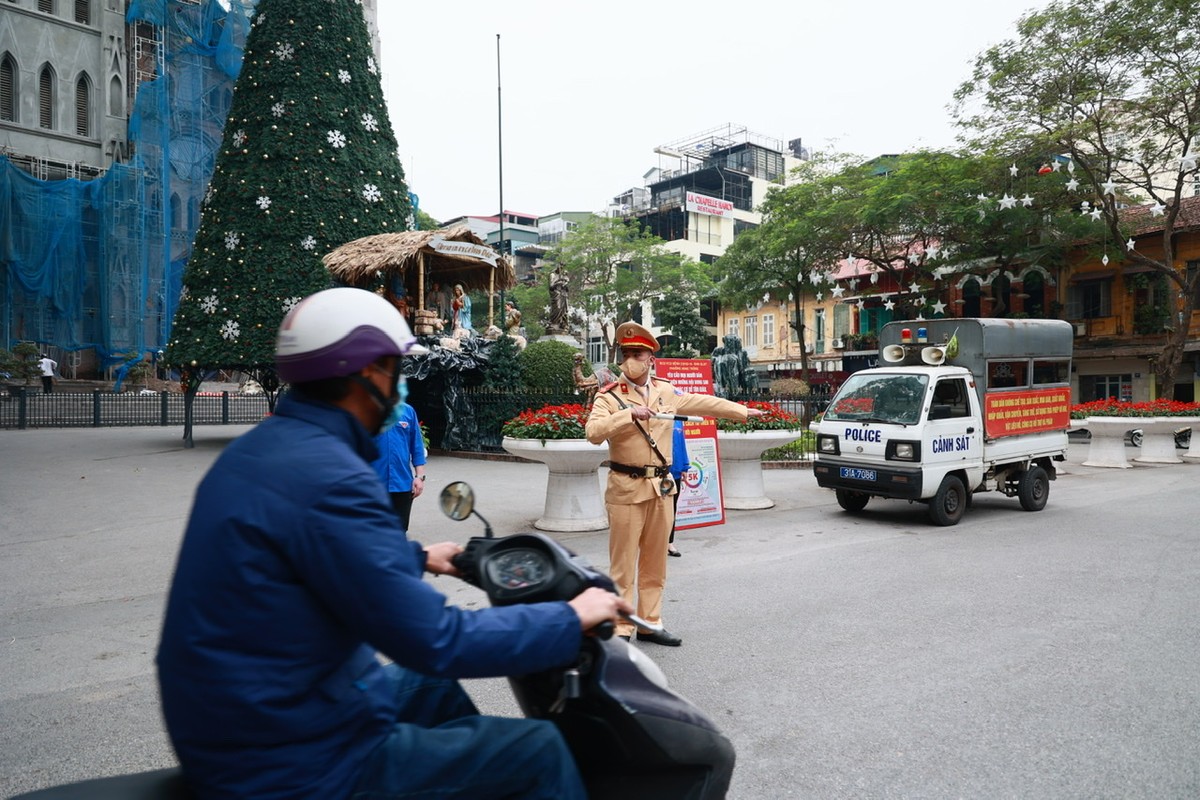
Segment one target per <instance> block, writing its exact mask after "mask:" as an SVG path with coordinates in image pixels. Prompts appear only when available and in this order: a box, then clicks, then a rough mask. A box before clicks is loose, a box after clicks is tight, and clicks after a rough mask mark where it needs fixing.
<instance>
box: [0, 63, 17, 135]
mask: <svg viewBox="0 0 1200 800" xmlns="http://www.w3.org/2000/svg"><path fill="white" fill-rule="evenodd" d="M19 74H20V73H19V72H18V70H17V62H16V61H15V60H13V57H12V56H11V55H9V54H8V53H5V54H4V55H3V56H0V119H2V120H4V121H5V122H18V121H19V120H18V119H17V108H18V105H19V104H18V103H17V88H18V87H17V79H18V75H19Z"/></svg>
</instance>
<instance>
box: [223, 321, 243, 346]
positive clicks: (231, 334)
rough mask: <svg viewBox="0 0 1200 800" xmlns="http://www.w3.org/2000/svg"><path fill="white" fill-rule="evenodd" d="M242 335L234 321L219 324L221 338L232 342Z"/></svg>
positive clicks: (239, 327) (240, 328)
mask: <svg viewBox="0 0 1200 800" xmlns="http://www.w3.org/2000/svg"><path fill="white" fill-rule="evenodd" d="M241 333H242V327H241V326H240V325H238V324H237V321H236V320H232V319H227V320H225V322H224V323H222V324H221V338H222V339H225V340H226V341H230V342H232V341H233V340H234V339H236V338H238V336H240V335H241Z"/></svg>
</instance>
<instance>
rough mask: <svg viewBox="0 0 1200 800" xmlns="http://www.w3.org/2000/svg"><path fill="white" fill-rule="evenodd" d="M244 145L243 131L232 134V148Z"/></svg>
mask: <svg viewBox="0 0 1200 800" xmlns="http://www.w3.org/2000/svg"><path fill="white" fill-rule="evenodd" d="M245 143H246V132H245V131H243V130H239V131H237V132H236V133H234V134H233V146H234V147H241V146H242V145H244V144H245Z"/></svg>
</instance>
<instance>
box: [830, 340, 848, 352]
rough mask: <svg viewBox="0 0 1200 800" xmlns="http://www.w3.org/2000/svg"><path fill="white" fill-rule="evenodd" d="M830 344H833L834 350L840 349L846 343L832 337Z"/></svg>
mask: <svg viewBox="0 0 1200 800" xmlns="http://www.w3.org/2000/svg"><path fill="white" fill-rule="evenodd" d="M830 344H832V345H833V349H834V350H841V349H842V348H843V347H845V346H846V343H845V342H843V341H842V340H841V339H834V340H833V341H832V342H831V343H830Z"/></svg>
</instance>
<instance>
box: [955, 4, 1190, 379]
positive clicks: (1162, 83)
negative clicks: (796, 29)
mask: <svg viewBox="0 0 1200 800" xmlns="http://www.w3.org/2000/svg"><path fill="white" fill-rule="evenodd" d="M1197 65H1200V6H1198V5H1197V4H1196V3H1191V2H1180V1H1179V0H1127V2H1121V3H1116V2H1111V0H1056V2H1052V3H1050V4H1049V5H1048V6H1046V7H1045V8H1044V9H1043V10H1041V11H1038V12H1033V13H1030V14H1027V15H1026V16H1024V17H1022V18H1021V20H1020V22H1019V23H1018V25H1017V38H1015V39H1011V40H1008V41H1005V42H1003V43H1001V44H999V45H996V46H995V47H992V48H990V49H989V50H987V51H985V52H984V53H983V54H981V55H980V56H979V57H978V58H977V59H976V62H975V68H974V71H973V74H972V76H971V78H970V79H969V80H968V81H966V82H965V83H964V84H963V85H962V86H961V87H960V88H959V90H958V92H957V93H956V101H957V103H958V108H957V114H958V117H959V121H960V123H961V124H962V125H963V126H964V128H965V129H966V130H967V131H969V132H970V133H971V134H972V135H973V136H974V137H975V142H976V146H977V147H981V148H986V149H989V150H991V151H993V152H1004V151H1005V150H1008V151H1017V152H1025V153H1041V154H1043V157H1044V158H1045V159H1046V160H1047V161H1049V160H1050V159H1051V158H1054V157H1056V156H1059V155H1065V156H1066V157H1067V158H1069V162H1068V163H1069V165H1070V167H1072V168H1073V169H1072V170H1069V171H1068V172H1069V174H1070V177H1071V178H1073V179H1074V180H1077V181H1078V182H1079V187H1078V189H1077V190H1076V191H1075V192H1074V202H1075V203H1076V204H1078V203H1080V202H1082V201H1084V200H1086V201H1088V202H1089V203H1090V204H1091V205H1092V207H1093V208H1096V209H1099V211H1100V212H1101V214H1100V219H1099V220H1096V223H1095V227H1094V229H1093V231H1092V234H1091V237H1090V238H1091V239H1092V240H1093V241H1096V242H1097V243H1098V245H1100V246H1102V245H1103V241H1104V239H1105V238H1107V240H1108V241H1109V242H1111V243H1112V244H1113V251H1112V252H1111V256H1112V257H1113V258H1114V259H1116V260H1117V261H1118V263H1119V262H1122V261H1123V262H1125V263H1127V264H1136V265H1141V266H1146V267H1149V268H1150V269H1151V270H1152V272H1153V274H1157V275H1161V276H1162V277H1164V278H1166V279H1167V280H1168V281H1170V282H1171V283H1172V284H1173V285H1174V286H1175V288H1176V289H1177V290H1178V291H1177V296H1178V299H1177V303H1176V307H1175V308H1174V311H1175V314H1176V315H1177V316H1176V317H1175V318H1176V319H1182V320H1184V321H1188V320H1190V319H1191V314H1192V311H1193V310H1194V302H1195V298H1196V292H1197V281H1198V280H1200V270H1193V271H1192V273H1191V275H1188V274H1187V273H1185V272H1183V271H1180V270H1178V269H1177V268H1176V266H1175V265H1176V257H1177V253H1176V237H1175V233H1176V230H1177V225H1178V224H1179V221H1180V220H1179V212H1180V208H1181V200H1182V199H1183V197H1184V194H1185V189H1186V188H1187V187H1190V186H1192V185H1194V183H1195V181H1196V180H1197V179H1198V177H1200V172H1198V161H1200V147H1198V145H1200V138H1198V137H1200V68H1198V66H1197ZM1062 180H1064V181H1065V180H1066V178H1062ZM1139 196H1140V197H1142V198H1148V199H1149V200H1150V201H1151V202H1152V203H1153V204H1154V205H1153V210H1152V211H1151V212H1150V213H1151V215H1152V216H1155V217H1158V218H1159V221H1161V223H1162V225H1163V231H1162V236H1161V239H1160V242H1161V244H1160V246H1159V247H1156V248H1154V249H1153V250H1151V249H1148V248H1145V249H1141V248H1140V249H1137V250H1128V249H1126V248H1125V247H1123V246H1120V245H1119V243H1121V242H1124V241H1126V239H1127V238H1128V237H1129V236H1130V234H1131V231H1130V230H1129V226H1128V224H1127V223H1125V224H1123V223H1122V221H1121V215H1120V214H1119V213H1118V209H1119V207H1120V204H1121V203H1122V202H1123V200H1125V199H1126V198H1127V197H1139ZM1106 254H1109V252H1108V251H1106ZM1188 327H1189V326H1188V325H1187V324H1182V325H1176V326H1175V327H1174V329H1173V330H1172V331H1170V332H1169V334H1168V335H1167V337H1166V341H1165V342H1164V344H1163V350H1162V353H1161V355H1160V356H1159V358H1158V359H1157V378H1158V388H1159V393H1160V394H1161V395H1162V396H1166V397H1170V396H1172V394H1173V392H1174V387H1175V380H1176V375H1177V373H1178V371H1179V367H1180V364H1181V362H1182V358H1183V347H1184V344H1185V342H1186V340H1187V337H1188Z"/></svg>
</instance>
